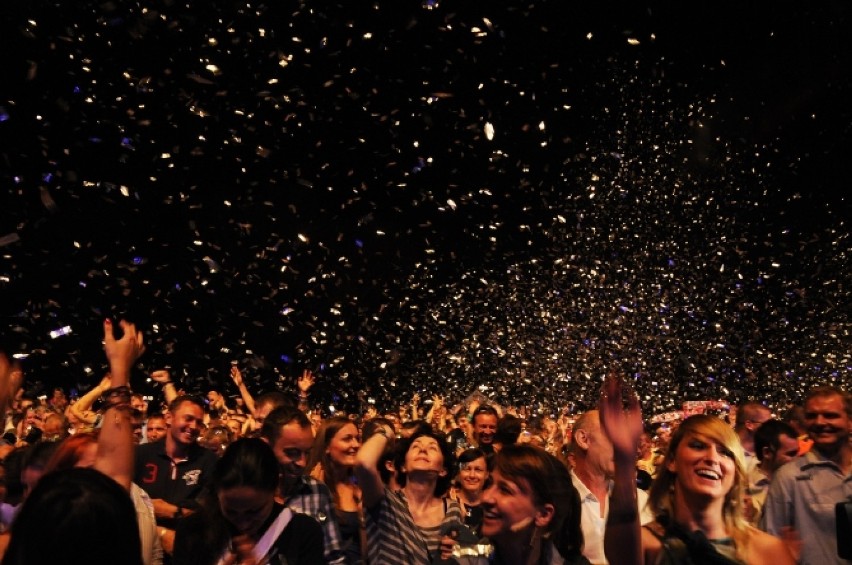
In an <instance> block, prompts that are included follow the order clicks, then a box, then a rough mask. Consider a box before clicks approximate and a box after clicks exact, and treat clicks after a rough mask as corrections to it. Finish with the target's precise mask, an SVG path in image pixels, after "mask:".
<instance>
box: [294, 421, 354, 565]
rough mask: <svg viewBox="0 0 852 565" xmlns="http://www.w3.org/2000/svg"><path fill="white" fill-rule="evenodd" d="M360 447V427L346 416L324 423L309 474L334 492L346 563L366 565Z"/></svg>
mask: <svg viewBox="0 0 852 565" xmlns="http://www.w3.org/2000/svg"><path fill="white" fill-rule="evenodd" d="M359 447H361V441H360V439H359V434H358V427H357V426H356V425H355V424H354V423H353V422H352V420H350V419H349V418H347V417H345V416H334V417H333V418H329V419H328V420H325V421H323V423H322V425H321V426H320V429H319V431H318V432H317V437H316V438H315V439H314V445H313V447H312V449H311V457H310V459H309V460H308V466H307V468H308V469H310V475H311V476H312V477H313V478H315V479H316V480H318V481H321V482H323V483H325V485H326V486H327V487H328V488H329V490H330V491H331V495H332V499H333V501H334V509H335V512H336V513H337V521H338V523H339V524H340V535H341V545H342V546H343V551H344V553H345V554H346V562H347V563H351V564H354V563H363V562H364V561H365V559H366V550H367V548H366V547H365V546H366V543H362V541H365V540H362V537H363V538H366V532H365V530H364V528H363V527H362V526H363V523H364V522H363V514H362V511H361V488H360V487H359V486H358V482H357V481H356V480H355V472H354V468H355V456H356V454H357V453H358V448H359Z"/></svg>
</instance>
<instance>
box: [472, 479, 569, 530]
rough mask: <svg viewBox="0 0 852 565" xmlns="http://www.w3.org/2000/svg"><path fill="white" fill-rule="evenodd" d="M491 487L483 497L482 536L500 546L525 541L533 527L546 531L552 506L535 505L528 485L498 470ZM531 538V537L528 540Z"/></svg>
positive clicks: (523, 480) (551, 514) (524, 481)
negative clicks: (505, 475)
mask: <svg viewBox="0 0 852 565" xmlns="http://www.w3.org/2000/svg"><path fill="white" fill-rule="evenodd" d="M491 477H492V479H493V482H492V484H491V487H489V488H488V490H486V491H485V493H484V494H483V495H482V508H483V511H484V513H483V519H482V528H481V529H480V532H481V533H482V535H483V536H486V537H488V538H489V539H491V540H492V541H494V542H495V543H497V544H502V543H506V542H509V541H511V540H513V539H526V538H524V536H525V532H527V531H528V530H529V529H530V528H531V527H532V526H538V527H544V526H546V525H547V524H548V523H549V522H550V519H551V518H552V516H553V506H552V505H550V504H545V505H539V504H536V502H535V499H534V496H533V491H532V488H531V487H530V484H529V482H528V481H527V480H526V479H524V478H522V477H518V478H517V479H514V480H512V479H509V478H508V477H504V476H503V474H502V473H500V471H499V470H495V471H494V473H492V475H491ZM527 537H528V536H527Z"/></svg>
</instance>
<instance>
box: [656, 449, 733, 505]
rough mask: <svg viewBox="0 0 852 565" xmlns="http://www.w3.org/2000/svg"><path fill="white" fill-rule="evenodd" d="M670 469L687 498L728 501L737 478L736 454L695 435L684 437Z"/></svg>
mask: <svg viewBox="0 0 852 565" xmlns="http://www.w3.org/2000/svg"><path fill="white" fill-rule="evenodd" d="M666 468H667V469H668V470H669V471H670V472H672V473H674V475H675V489H676V491H678V490H679V491H680V493H681V494H682V495H683V496H693V495H698V496H706V497H710V498H713V499H724V498H725V495H727V494H728V492H729V491H730V490H731V488H732V487H733V486H734V481H735V480H736V477H737V468H736V462H735V456H734V453H733V451H731V450H730V449H728V448H727V447H726V446H725V445H723V444H722V443H721V442H717V441H715V440H713V439H711V438H710V437H708V436H705V435H703V434H699V433H695V432H690V433H687V434H686V435H685V436H684V438H683V440H681V442H680V443H679V444H678V446H677V449H676V451H675V453H674V457H672V458H671V459H670V460H669V461H667V463H666Z"/></svg>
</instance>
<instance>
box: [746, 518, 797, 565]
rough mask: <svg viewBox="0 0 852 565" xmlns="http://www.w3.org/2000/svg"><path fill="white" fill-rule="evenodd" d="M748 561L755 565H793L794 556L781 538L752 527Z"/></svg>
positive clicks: (750, 529) (749, 531) (749, 530)
mask: <svg viewBox="0 0 852 565" xmlns="http://www.w3.org/2000/svg"><path fill="white" fill-rule="evenodd" d="M748 534H749V538H748V539H749V551H748V562H749V563H750V564H753V565H763V564H766V565H793V563H794V560H793V556H792V555H791V554H790V551H789V550H788V549H787V545H786V544H785V543H784V542H783V541H782V540H781V539H779V538H777V537H775V536H773V535H770V534H767V533H766V532H763V531H761V530H758V529H757V528H752V527H750V528H749V529H748Z"/></svg>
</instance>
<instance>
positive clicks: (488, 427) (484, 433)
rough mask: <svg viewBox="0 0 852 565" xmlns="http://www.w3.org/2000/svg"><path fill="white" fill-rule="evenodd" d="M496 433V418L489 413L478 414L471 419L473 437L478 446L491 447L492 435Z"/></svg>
mask: <svg viewBox="0 0 852 565" xmlns="http://www.w3.org/2000/svg"><path fill="white" fill-rule="evenodd" d="M495 433H497V416H495V415H494V414H489V413H478V414H477V415H476V416H474V418H473V435H474V437H475V438H476V441H477V443H479V444H480V445H491V444H492V443H494V434H495Z"/></svg>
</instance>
